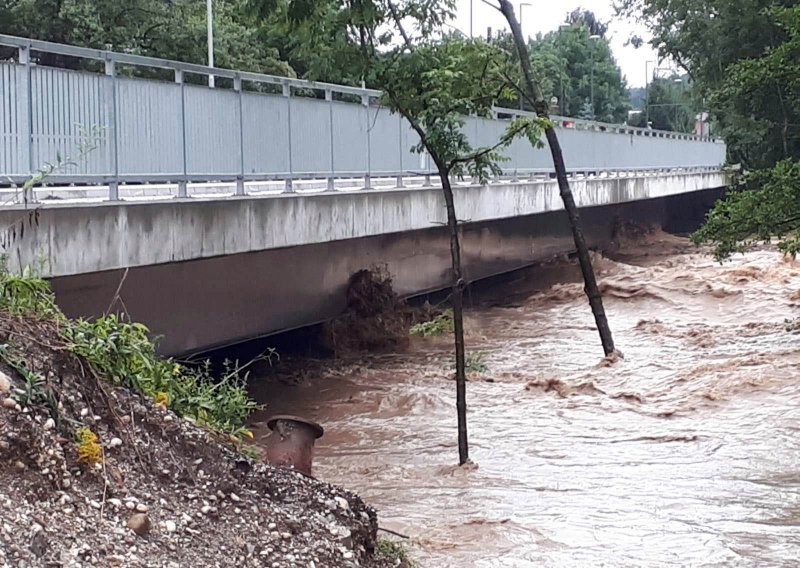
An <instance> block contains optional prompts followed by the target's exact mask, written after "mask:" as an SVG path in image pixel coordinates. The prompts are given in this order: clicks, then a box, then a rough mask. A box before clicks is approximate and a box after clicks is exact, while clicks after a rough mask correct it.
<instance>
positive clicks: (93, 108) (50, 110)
mask: <svg viewBox="0 0 800 568" xmlns="http://www.w3.org/2000/svg"><path fill="white" fill-rule="evenodd" d="M105 79H106V77H105V76H103V75H95V74H92V73H83V72H79V71H68V70H64V69H53V68H49V67H33V69H32V72H31V93H32V99H31V105H32V106H31V119H32V153H33V157H32V165H33V168H34V169H38V168H43V167H46V166H47V164H52V165H56V164H57V161H58V158H59V156H60V157H61V159H62V160H63V161H65V162H73V164H71V165H66V164H65V165H63V167H61V170H60V171H59V172H56V173H64V174H74V175H79V174H92V175H97V174H109V173H111V172H112V169H111V166H110V160H111V158H110V148H111V147H110V144H109V140H110V133H111V130H110V128H108V127H109V115H110V109H109V108H108V105H107V102H106V98H105V93H106V91H105V89H106V88H108V85H107V84H106V81H105ZM87 145H88V146H87ZM88 147H92V148H93V149H91V150H88V149H86V150H84V151H83V155H82V148H88Z"/></svg>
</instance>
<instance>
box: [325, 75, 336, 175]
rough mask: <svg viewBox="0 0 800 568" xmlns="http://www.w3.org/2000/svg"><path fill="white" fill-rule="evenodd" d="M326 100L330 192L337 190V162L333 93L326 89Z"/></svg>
mask: <svg viewBox="0 0 800 568" xmlns="http://www.w3.org/2000/svg"><path fill="white" fill-rule="evenodd" d="M325 100H326V101H327V102H328V127H329V132H330V168H331V173H330V175H329V176H328V191H335V190H336V183H335V181H334V180H335V179H336V162H335V149H334V146H333V144H334V136H333V91H332V90H330V89H325Z"/></svg>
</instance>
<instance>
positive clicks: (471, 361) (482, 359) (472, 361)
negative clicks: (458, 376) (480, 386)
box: [450, 351, 489, 375]
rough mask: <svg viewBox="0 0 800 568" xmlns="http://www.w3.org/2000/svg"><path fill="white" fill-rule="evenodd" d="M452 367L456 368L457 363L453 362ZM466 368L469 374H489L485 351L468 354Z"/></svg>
mask: <svg viewBox="0 0 800 568" xmlns="http://www.w3.org/2000/svg"><path fill="white" fill-rule="evenodd" d="M450 365H451V366H452V367H453V368H455V361H453V360H451V361H450ZM464 367H465V370H466V372H467V373H474V374H479V375H480V374H482V373H487V372H489V364H488V363H487V362H486V352H485V351H468V352H467V354H466V358H465V362H464Z"/></svg>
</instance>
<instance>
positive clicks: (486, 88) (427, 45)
mask: <svg viewBox="0 0 800 568" xmlns="http://www.w3.org/2000/svg"><path fill="white" fill-rule="evenodd" d="M371 70H372V71H371V72H372V77H374V80H375V82H376V83H377V84H379V85H380V86H381V88H383V89H384V92H385V95H384V99H385V100H384V104H385V105H386V106H387V107H388V108H389V109H390V110H392V111H394V112H399V113H401V114H402V115H403V116H405V117H406V118H407V119H409V121H410V122H411V123H412V125H414V126H415V129H416V130H417V133H418V134H419V135H420V142H419V144H418V145H417V146H415V147H414V150H415V151H417V152H423V151H427V152H429V153H430V154H431V157H432V158H433V160H434V162H435V163H436V164H437V166H438V167H439V169H440V172H446V173H448V174H453V175H456V176H459V177H463V176H465V175H467V174H469V175H471V176H472V177H475V178H478V179H480V180H484V179H486V178H487V177H488V175H489V174H493V173H495V174H496V173H499V172H500V167H499V165H498V163H499V162H502V161H504V159H505V158H504V156H503V155H502V153H501V149H502V148H504V147H506V146H508V145H509V144H510V143H511V142H512V141H513V140H514V139H515V138H516V137H517V136H521V135H524V136H527V137H529V138H530V139H531V140H534V141H538V140H539V139H540V138H541V135H542V133H543V131H544V128H545V127H546V125H547V122H546V120H544V119H540V118H525V119H520V120H517V121H514V122H512V123H511V124H510V126H509V128H508V129H507V130H506V132H505V133H504V134H503V136H502V137H501V138H500V140H499V141H498V142H497V144H495V145H494V146H489V147H480V148H474V147H473V146H472V144H471V143H470V141H469V137H468V136H467V134H466V132H464V131H463V127H464V121H465V118H464V117H465V116H468V115H473V116H479V117H490V116H491V115H492V111H493V109H494V107H495V105H496V104H497V103H498V101H499V100H501V99H503V98H508V97H512V96H513V95H514V91H513V89H512V87H511V86H510V85H509V83H508V81H507V79H506V77H507V75H508V73H509V68H508V62H507V55H506V54H505V53H504V52H503V51H502V50H501V49H499V48H497V47H496V46H493V45H490V44H487V43H485V42H483V41H477V40H468V39H464V38H452V39H450V40H449V41H446V42H438V41H432V42H420V43H419V44H417V45H416V46H415V47H414V49H413V50H403V51H399V52H398V53H396V54H395V56H394V57H392V58H389V59H384V58H379V59H377V60H375V61H373V63H372V67H371Z"/></svg>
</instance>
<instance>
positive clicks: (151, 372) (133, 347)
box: [63, 314, 257, 433]
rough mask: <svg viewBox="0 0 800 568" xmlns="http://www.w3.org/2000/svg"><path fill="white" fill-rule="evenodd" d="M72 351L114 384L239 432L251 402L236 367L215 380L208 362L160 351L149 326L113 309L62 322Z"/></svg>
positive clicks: (196, 417)
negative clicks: (185, 361) (193, 362)
mask: <svg viewBox="0 0 800 568" xmlns="http://www.w3.org/2000/svg"><path fill="white" fill-rule="evenodd" d="M63 333H64V335H65V337H66V338H67V340H68V341H69V342H70V348H71V349H72V351H74V352H75V353H77V354H78V355H80V356H81V357H83V358H84V359H86V360H87V361H88V362H89V363H90V364H91V365H92V367H94V368H95V370H97V371H98V372H99V373H101V374H102V375H104V376H105V377H106V378H107V379H108V380H110V381H111V382H113V383H114V384H116V385H119V386H125V387H129V388H133V389H135V390H137V391H139V392H141V393H143V394H145V395H147V396H148V397H150V398H152V399H153V400H154V402H155V403H156V404H160V405H163V406H167V407H169V408H171V409H172V410H173V411H174V412H175V413H177V414H179V415H181V416H185V417H189V418H192V419H193V420H195V421H196V422H198V423H199V424H203V425H208V426H211V427H213V428H216V429H218V430H223V431H225V432H229V433H242V430H241V428H242V424H243V423H244V421H245V419H246V418H247V416H248V415H249V414H250V412H252V411H253V409H255V408H256V406H257V405H256V404H255V403H254V402H253V401H251V400H250V398H249V397H248V395H247V391H246V389H245V384H244V377H240V376H239V374H238V372H237V371H238V370H233V371H231V370H230V368H229V367H227V368H226V374H225V376H224V377H223V378H222V379H220V380H214V378H213V377H212V375H211V371H210V365H209V364H208V362H205V363H204V364H202V365H200V366H199V367H197V368H191V367H187V366H185V365H181V364H179V363H176V362H175V361H174V360H173V359H166V358H162V357H159V356H158V355H157V354H156V352H155V345H154V344H153V342H152V341H151V340H150V338H149V336H148V333H149V330H148V329H147V327H146V326H144V325H142V324H140V323H128V322H125V321H122V319H121V318H120V317H119V316H117V315H115V314H111V315H107V316H103V317H101V318H98V319H97V320H95V321H87V320H82V319H79V320H75V321H73V322H71V325H69V326H67V327H65V328H64V332H63Z"/></svg>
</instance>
